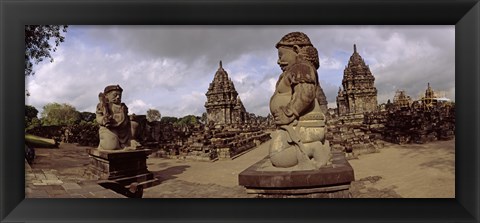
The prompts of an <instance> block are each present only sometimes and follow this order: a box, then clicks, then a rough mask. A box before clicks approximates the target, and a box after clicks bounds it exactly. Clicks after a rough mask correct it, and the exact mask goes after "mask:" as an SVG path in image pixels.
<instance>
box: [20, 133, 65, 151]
mask: <svg viewBox="0 0 480 223" xmlns="http://www.w3.org/2000/svg"><path fill="white" fill-rule="evenodd" d="M25 144H27V145H28V146H30V147H34V148H58V143H56V142H55V140H53V139H49V138H43V137H40V136H35V135H31V134H25Z"/></svg>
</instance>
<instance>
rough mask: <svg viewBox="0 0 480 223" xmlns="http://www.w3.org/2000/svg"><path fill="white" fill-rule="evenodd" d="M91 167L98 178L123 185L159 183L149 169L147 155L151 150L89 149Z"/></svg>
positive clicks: (152, 184)
mask: <svg viewBox="0 0 480 223" xmlns="http://www.w3.org/2000/svg"><path fill="white" fill-rule="evenodd" d="M87 153H88V155H89V156H90V165H89V168H90V170H91V171H92V173H93V174H94V175H96V176H97V178H98V180H103V181H105V180H107V181H112V182H116V183H118V184H120V185H122V186H125V187H127V186H129V185H130V184H132V183H138V185H142V187H143V188H146V187H151V186H154V185H156V184H158V180H157V179H156V178H154V177H153V174H152V173H151V172H150V171H148V169H147V157H148V155H150V153H151V150H148V149H142V150H134V151H123V150H122V151H115V150H114V151H105V150H98V149H87Z"/></svg>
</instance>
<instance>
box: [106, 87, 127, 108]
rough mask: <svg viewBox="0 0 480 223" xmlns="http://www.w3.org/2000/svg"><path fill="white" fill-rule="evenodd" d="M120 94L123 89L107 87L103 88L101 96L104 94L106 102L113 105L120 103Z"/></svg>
mask: <svg viewBox="0 0 480 223" xmlns="http://www.w3.org/2000/svg"><path fill="white" fill-rule="evenodd" d="M122 92H123V89H122V88H121V87H120V85H109V86H107V87H105V90H103V94H105V97H106V98H107V100H108V102H111V103H114V104H120V103H122Z"/></svg>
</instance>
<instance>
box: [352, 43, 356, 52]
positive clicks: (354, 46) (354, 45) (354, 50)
mask: <svg viewBox="0 0 480 223" xmlns="http://www.w3.org/2000/svg"><path fill="white" fill-rule="evenodd" d="M356 52H357V45H356V44H353V53H356Z"/></svg>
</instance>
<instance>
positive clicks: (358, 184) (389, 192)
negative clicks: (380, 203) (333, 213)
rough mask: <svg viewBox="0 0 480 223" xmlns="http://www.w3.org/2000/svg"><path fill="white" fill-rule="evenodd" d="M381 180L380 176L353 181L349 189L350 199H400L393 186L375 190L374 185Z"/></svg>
mask: <svg viewBox="0 0 480 223" xmlns="http://www.w3.org/2000/svg"><path fill="white" fill-rule="evenodd" d="M381 179H382V177H381V176H369V177H365V178H362V179H360V180H356V181H353V182H352V184H351V187H350V193H351V194H352V198H401V197H402V196H400V195H399V194H397V192H396V191H395V188H396V187H395V186H391V187H388V188H383V189H377V188H375V187H374V185H375V183H376V182H378V181H380V180H381Z"/></svg>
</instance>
